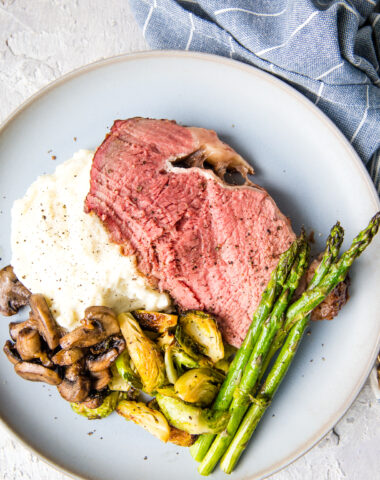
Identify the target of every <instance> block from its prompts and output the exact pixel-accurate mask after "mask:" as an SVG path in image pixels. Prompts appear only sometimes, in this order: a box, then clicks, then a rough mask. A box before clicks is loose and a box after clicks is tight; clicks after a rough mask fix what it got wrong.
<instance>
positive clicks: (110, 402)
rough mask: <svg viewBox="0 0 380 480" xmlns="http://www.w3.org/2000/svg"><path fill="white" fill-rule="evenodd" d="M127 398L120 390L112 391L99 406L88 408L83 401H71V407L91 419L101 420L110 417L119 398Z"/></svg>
mask: <svg viewBox="0 0 380 480" xmlns="http://www.w3.org/2000/svg"><path fill="white" fill-rule="evenodd" d="M122 398H125V395H124V394H123V393H120V392H112V393H110V394H109V395H107V396H106V398H105V399H104V400H103V403H102V404H101V405H100V407H98V408H88V407H86V406H85V405H83V404H82V403H71V408H72V409H73V410H74V412H75V413H77V414H78V415H82V416H83V417H86V418H88V419H89V420H100V419H101V418H105V417H108V415H110V414H111V413H112V412H113V411H114V410H115V408H116V405H117V404H118V402H119V400H121V399H122Z"/></svg>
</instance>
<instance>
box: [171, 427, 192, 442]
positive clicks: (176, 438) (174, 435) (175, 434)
mask: <svg viewBox="0 0 380 480" xmlns="http://www.w3.org/2000/svg"><path fill="white" fill-rule="evenodd" d="M196 438H197V437H196V435H190V433H187V432H184V431H183V430H179V429H178V428H175V427H172V426H170V435H169V442H171V443H175V444H176V445H179V446H180V447H191V445H192V444H193V443H194V442H195V440H196Z"/></svg>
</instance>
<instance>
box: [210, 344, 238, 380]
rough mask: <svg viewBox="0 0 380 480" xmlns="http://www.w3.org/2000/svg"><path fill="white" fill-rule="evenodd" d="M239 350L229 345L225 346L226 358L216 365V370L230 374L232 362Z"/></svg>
mask: <svg viewBox="0 0 380 480" xmlns="http://www.w3.org/2000/svg"><path fill="white" fill-rule="evenodd" d="M236 351H237V348H236V347H233V346H232V345H229V344H228V343H225V344H224V358H222V359H221V360H219V362H216V363H215V368H217V369H218V370H221V371H222V372H224V373H225V374H227V373H228V370H229V368H230V365H231V362H232V360H233V358H234V356H235V354H236Z"/></svg>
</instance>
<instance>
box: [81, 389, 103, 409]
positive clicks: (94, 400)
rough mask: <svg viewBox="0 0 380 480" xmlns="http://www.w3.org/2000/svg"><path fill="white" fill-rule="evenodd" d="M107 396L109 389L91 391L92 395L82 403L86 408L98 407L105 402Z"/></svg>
mask: <svg viewBox="0 0 380 480" xmlns="http://www.w3.org/2000/svg"><path fill="white" fill-rule="evenodd" d="M106 396H107V390H103V391H101V392H91V393H90V395H89V396H88V397H87V398H86V399H85V400H84V401H83V402H80V403H81V405H84V406H85V407H86V408H91V409H92V408H98V407H100V405H101V404H102V403H103V401H104V399H105V397H106Z"/></svg>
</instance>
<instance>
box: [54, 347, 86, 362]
mask: <svg viewBox="0 0 380 480" xmlns="http://www.w3.org/2000/svg"><path fill="white" fill-rule="evenodd" d="M85 354H86V351H85V350H82V349H81V348H77V347H74V348H70V349H68V350H60V351H59V352H58V353H56V354H55V355H54V357H53V358H52V361H53V363H55V364H56V365H61V366H66V365H72V364H73V363H75V362H78V360H80V359H81V358H83V357H84V356H85Z"/></svg>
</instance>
